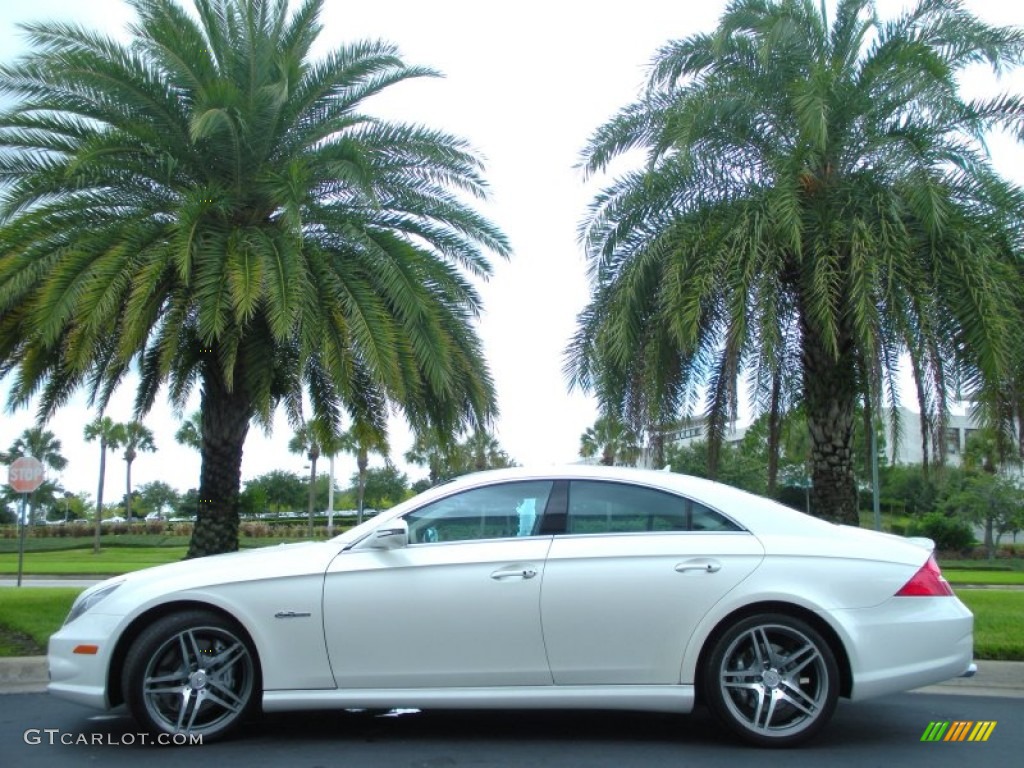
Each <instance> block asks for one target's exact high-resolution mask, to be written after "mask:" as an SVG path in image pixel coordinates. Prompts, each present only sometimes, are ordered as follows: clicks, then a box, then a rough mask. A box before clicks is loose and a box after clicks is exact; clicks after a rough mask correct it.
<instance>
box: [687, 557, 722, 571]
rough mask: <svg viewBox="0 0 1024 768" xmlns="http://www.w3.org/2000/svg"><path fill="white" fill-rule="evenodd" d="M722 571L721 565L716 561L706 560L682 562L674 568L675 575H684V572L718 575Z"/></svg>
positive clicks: (698, 559)
mask: <svg viewBox="0 0 1024 768" xmlns="http://www.w3.org/2000/svg"><path fill="white" fill-rule="evenodd" d="M720 570H722V564H721V563H720V562H718V561H717V560H708V559H707V558H695V559H693V560H683V562H681V563H679V564H678V565H677V566H676V572H677V573H685V572H686V571H704V572H705V573H718V572H719V571H720Z"/></svg>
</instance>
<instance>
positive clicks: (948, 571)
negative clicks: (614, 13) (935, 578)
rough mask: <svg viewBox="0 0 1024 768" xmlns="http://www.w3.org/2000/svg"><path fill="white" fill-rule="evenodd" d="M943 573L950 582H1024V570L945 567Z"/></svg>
mask: <svg viewBox="0 0 1024 768" xmlns="http://www.w3.org/2000/svg"><path fill="white" fill-rule="evenodd" d="M942 575H943V576H945V577H946V581H948V582H949V583H950V584H997V585H1014V584H1024V571H971V570H961V569H959V568H943V569H942Z"/></svg>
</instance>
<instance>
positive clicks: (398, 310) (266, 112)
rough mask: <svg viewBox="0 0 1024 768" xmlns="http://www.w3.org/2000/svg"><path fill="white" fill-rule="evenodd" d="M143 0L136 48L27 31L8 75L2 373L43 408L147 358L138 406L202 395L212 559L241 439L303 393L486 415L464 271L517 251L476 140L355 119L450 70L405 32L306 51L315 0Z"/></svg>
mask: <svg viewBox="0 0 1024 768" xmlns="http://www.w3.org/2000/svg"><path fill="white" fill-rule="evenodd" d="M129 1H130V4H131V6H132V8H133V9H134V10H135V12H136V15H137V17H138V18H137V21H136V22H135V23H134V24H133V25H132V27H131V29H130V39H129V40H128V41H127V42H124V43H122V42H120V41H118V40H114V39H111V38H107V37H105V36H103V35H99V34H94V33H92V32H89V31H86V30H83V29H81V28H79V27H73V26H71V25H67V24H61V23H52V24H45V23H40V24H31V25H28V26H27V27H26V30H27V32H28V35H29V37H30V40H31V42H32V43H33V44H34V48H33V50H32V51H31V52H30V53H29V54H28V55H27V56H25V57H24V58H22V59H20V60H18V61H16V62H14V63H13V64H8V65H5V66H0V90H3V92H4V93H6V94H8V95H9V96H12V97H13V98H14V99H15V104H14V105H13V106H12V107H11V108H10V109H9V111H7V112H5V113H3V114H0V176H2V177H3V179H4V184H5V188H4V195H3V199H2V201H0V243H2V244H3V245H2V246H0V374H2V373H6V372H8V371H12V372H16V373H15V375H14V376H13V377H12V386H11V389H10V395H9V405H10V406H11V407H20V406H24V405H26V404H27V403H28V402H29V401H30V399H32V398H33V397H34V396H38V404H39V410H40V412H41V413H42V414H43V415H44V416H48V415H50V414H52V413H53V412H54V411H55V409H57V408H58V407H59V406H60V405H61V404H62V403H64V402H66V400H67V399H68V397H70V395H71V393H72V392H73V391H74V390H76V389H78V388H79V387H86V388H87V390H88V391H89V394H90V396H91V398H92V400H93V402H95V403H97V404H98V406H99V407H100V408H103V407H104V406H105V405H106V403H107V402H108V401H109V399H110V396H111V395H112V393H113V392H114V390H115V389H116V387H117V385H118V384H119V383H120V382H121V381H122V380H123V377H124V376H125V374H126V373H127V372H128V371H129V370H130V369H132V368H133V367H134V366H137V367H138V369H139V371H140V374H141V375H140V384H139V388H138V391H137V394H136V400H135V411H136V418H141V417H142V416H143V415H144V414H145V413H147V412H148V411H149V409H150V408H151V407H152V405H153V403H154V400H155V399H156V397H157V396H158V394H159V392H160V389H161V387H162V386H164V385H165V384H166V385H167V387H168V392H169V395H170V398H171V401H172V404H173V405H174V406H175V407H178V408H183V407H184V406H185V403H186V402H187V398H188V396H189V395H190V393H191V392H192V391H193V389H194V387H195V386H196V385H198V386H199V388H200V391H201V393H202V399H201V412H202V430H201V433H202V469H201V476H200V480H199V494H200V497H201V498H202V499H203V500H204V504H203V506H202V508H201V509H200V512H199V515H198V519H197V522H196V525H195V528H194V532H193V535H192V541H191V544H190V546H189V555H190V556H200V555H204V554H212V553H216V552H221V551H226V550H232V549H236V548H237V546H238V494H239V484H240V479H241V460H242V449H243V446H244V444H245V438H246V435H247V433H248V429H249V426H250V423H251V422H252V421H253V419H255V420H256V421H257V422H258V423H260V424H263V425H268V424H269V423H270V422H271V419H272V416H273V412H274V410H275V408H276V407H277V405H279V404H281V403H283V404H284V405H285V407H286V410H287V412H288V415H289V418H290V420H291V422H292V424H293V426H294V425H297V424H299V423H301V422H302V420H303V418H302V404H303V398H304V396H308V398H309V402H310V403H311V405H312V409H313V414H314V415H315V416H319V417H322V418H324V419H326V420H327V421H328V422H330V423H337V422H338V420H339V417H340V414H341V412H342V410H343V409H344V408H356V407H362V404H363V403H367V402H385V403H386V404H387V405H388V409H386V410H385V411H382V413H384V412H387V410H390V409H391V408H395V409H396V410H398V411H400V412H402V413H404V414H405V416H406V417H407V418H408V419H409V420H410V421H414V420H415V421H424V422H428V423H431V424H434V425H437V426H438V427H439V428H443V429H448V430H458V429H461V428H463V427H464V426H466V425H467V424H475V423H480V422H483V421H485V420H486V419H487V418H489V417H490V416H491V415H492V414H493V412H494V410H495V398H494V388H493V384H492V381H491V379H490V375H489V373H488V371H487V366H486V363H485V362H484V359H483V354H482V347H481V342H480V340H479V337H478V336H477V334H476V331H475V330H474V328H473V325H472V323H473V320H474V318H475V317H477V316H478V315H479V312H480V308H481V303H480V299H479V295H478V292H477V291H476V289H475V288H474V286H473V285H472V283H471V282H470V280H469V277H468V276H467V274H466V273H468V274H469V275H471V276H473V277H475V278H486V277H487V276H489V275H490V273H491V264H490V259H489V257H488V255H487V254H488V252H491V253H496V254H498V255H501V256H505V255H507V254H508V252H509V247H508V244H507V241H506V239H505V237H504V235H503V234H502V233H501V232H500V231H499V230H498V229H497V228H496V227H495V226H493V225H492V224H491V223H489V222H488V221H487V220H486V219H484V218H483V217H482V216H480V214H479V213H478V212H477V211H476V210H475V209H474V208H473V207H472V206H471V205H470V204H469V203H467V202H466V199H467V198H476V199H483V198H484V197H485V196H486V191H487V190H486V184H485V182H484V180H483V178H482V175H481V174H482V171H481V164H480V162H479V160H478V158H477V157H476V156H475V154H474V153H473V152H472V150H471V149H470V148H469V147H468V146H467V144H466V143H465V142H464V141H463V140H461V139H459V138H457V137H454V136H452V135H449V134H446V133H444V132H441V131H436V130H431V129H429V128H426V127H422V126H421V125H418V124H406V123H400V122H393V121H383V120H379V119H375V118H372V117H370V116H368V115H367V114H364V113H363V112H361V111H360V110H361V105H362V102H363V100H364V99H366V98H368V97H370V96H373V95H375V94H377V93H379V92H381V91H382V90H386V89H387V88H388V87H389V86H391V85H393V84H397V83H401V82H405V81H408V80H411V79H414V78H419V77H429V76H434V75H435V74H436V73H434V72H433V71H431V70H429V69H425V68H422V67H412V66H407V65H406V64H404V63H403V62H402V60H401V59H400V58H399V56H398V52H397V50H396V48H395V47H394V46H393V45H390V44H387V43H384V42H359V43H353V44H350V45H345V46H342V47H340V48H338V49H337V50H333V51H330V52H328V53H327V54H326V55H325V56H324V57H322V58H320V59H317V60H314V59H313V58H312V57H311V53H310V52H311V49H312V47H313V46H314V43H315V42H316V40H317V37H318V35H319V32H320V30H321V26H320V23H319V21H318V18H319V15H320V12H321V10H322V6H323V0H304V2H302V3H300V4H290V3H287V2H284V0H193V4H194V6H195V13H194V14H192V13H189V12H188V11H187V10H186V9H185V8H183V7H181V6H180V5H179V3H178V2H176V0H129ZM289 5H294V10H293V11H292V12H289V10H288V9H289Z"/></svg>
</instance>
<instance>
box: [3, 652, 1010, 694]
mask: <svg viewBox="0 0 1024 768" xmlns="http://www.w3.org/2000/svg"><path fill="white" fill-rule="evenodd" d="M46 681H47V674H46V657H45V656H19V657H14V658H6V659H0V694H4V693H39V692H41V691H45V690H46ZM917 692H918V693H951V694H957V695H960V696H1001V697H1004V698H1013V699H1024V661H979V662H978V674H976V675H975V676H974V677H958V678H954V679H953V680H948V681H946V682H945V683H940V684H939V685H930V686H928V687H927V688H919V689H918V691H917Z"/></svg>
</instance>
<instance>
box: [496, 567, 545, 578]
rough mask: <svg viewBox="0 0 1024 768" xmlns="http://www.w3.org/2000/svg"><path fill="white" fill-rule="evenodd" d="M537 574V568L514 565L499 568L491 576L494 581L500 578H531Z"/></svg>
mask: <svg viewBox="0 0 1024 768" xmlns="http://www.w3.org/2000/svg"><path fill="white" fill-rule="evenodd" d="M536 575H537V569H536V568H532V567H530V566H522V565H516V566H512V567H509V568H499V569H498V570H496V571H495V572H494V573H492V574H491V578H492V579H494V580H496V581H501V580H502V579H515V578H520V579H532V578H533V577H534V576H536Z"/></svg>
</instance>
